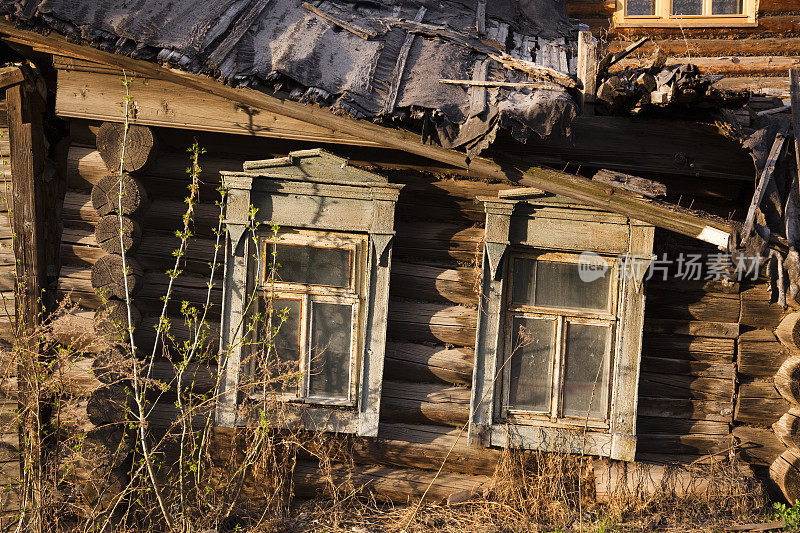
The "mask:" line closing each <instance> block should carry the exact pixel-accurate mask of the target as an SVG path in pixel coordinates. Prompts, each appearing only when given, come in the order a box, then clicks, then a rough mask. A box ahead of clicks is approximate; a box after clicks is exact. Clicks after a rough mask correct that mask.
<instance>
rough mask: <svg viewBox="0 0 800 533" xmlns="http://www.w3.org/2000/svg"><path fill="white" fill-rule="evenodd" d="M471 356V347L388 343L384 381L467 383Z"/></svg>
mask: <svg viewBox="0 0 800 533" xmlns="http://www.w3.org/2000/svg"><path fill="white" fill-rule="evenodd" d="M474 357H475V354H474V352H473V350H472V349H471V348H445V347H442V346H426V345H424V344H413V343H409V342H388V343H387V344H386V359H385V361H384V372H383V375H384V378H385V379H388V380H399V379H403V380H407V381H415V382H416V381H419V382H433V383H439V382H443V383H450V384H453V385H466V386H469V385H470V384H471V383H472V364H473V359H474Z"/></svg>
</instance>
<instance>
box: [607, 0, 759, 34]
mask: <svg viewBox="0 0 800 533" xmlns="http://www.w3.org/2000/svg"><path fill="white" fill-rule="evenodd" d="M627 2H628V0H617V4H616V9H615V11H614V26H615V27H617V28H681V27H682V28H714V27H725V28H746V27H754V26H758V18H757V0H743V3H742V14H740V15H711V14H710V13H711V2H712V0H702V2H703V13H704V14H703V15H673V14H672V2H673V0H655V14H653V15H627V14H626V9H627Z"/></svg>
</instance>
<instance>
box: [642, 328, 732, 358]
mask: <svg viewBox="0 0 800 533" xmlns="http://www.w3.org/2000/svg"><path fill="white" fill-rule="evenodd" d="M735 351H736V341H735V340H734V339H720V338H713V337H690V336H678V335H665V334H660V333H645V334H644V335H643V338H642V357H643V358H674V359H678V358H680V359H686V360H694V361H705V362H720V363H724V362H732V361H733V356H734V353H735Z"/></svg>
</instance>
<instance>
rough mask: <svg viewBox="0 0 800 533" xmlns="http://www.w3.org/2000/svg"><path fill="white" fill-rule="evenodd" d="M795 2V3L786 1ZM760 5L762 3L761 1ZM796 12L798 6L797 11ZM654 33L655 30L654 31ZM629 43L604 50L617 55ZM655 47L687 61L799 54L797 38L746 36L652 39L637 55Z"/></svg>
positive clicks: (615, 42) (793, 0)
mask: <svg viewBox="0 0 800 533" xmlns="http://www.w3.org/2000/svg"><path fill="white" fill-rule="evenodd" d="M790 1H792V2H797V1H798V0H790ZM762 3H763V0H762ZM798 11H800V7H799V8H798ZM654 33H655V34H657V33H658V30H654ZM628 44H630V41H622V40H615V41H611V42H610V43H609V44H608V51H609V52H613V53H617V52H619V51H621V50H622V49H624V48H625V47H626V46H627V45H628ZM656 46H657V47H659V48H660V49H661V50H663V51H664V52H665V53H666V54H667V55H669V56H670V57H674V58H680V59H682V60H683V61H686V60H687V59H688V57H687V51H688V54H690V55H691V58H713V57H725V56H727V57H744V56H769V55H776V56H777V55H782V56H787V55H789V56H791V55H800V38H798V37H749V38H745V39H725V38H708V39H680V38H679V39H662V38H658V37H656V38H655V39H654V40H653V41H652V42H649V43H647V44H645V45H644V46H642V47H641V48H640V49H639V50H637V56H642V57H649V56H651V55H652V54H653V52H654V51H655V48H656Z"/></svg>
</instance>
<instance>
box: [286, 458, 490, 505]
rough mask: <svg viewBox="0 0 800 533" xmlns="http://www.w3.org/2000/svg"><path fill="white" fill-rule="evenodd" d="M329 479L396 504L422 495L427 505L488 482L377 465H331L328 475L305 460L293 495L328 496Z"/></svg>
mask: <svg viewBox="0 0 800 533" xmlns="http://www.w3.org/2000/svg"><path fill="white" fill-rule="evenodd" d="M329 476H330V477H329ZM329 479H330V480H331V481H332V482H333V483H334V484H335V485H337V486H339V485H343V484H344V485H346V486H351V487H352V488H353V489H355V490H356V491H357V492H358V493H360V494H362V495H364V494H366V493H370V492H371V493H373V494H374V496H375V497H376V498H378V499H380V500H384V501H386V500H388V501H392V502H396V503H410V502H413V501H417V500H419V498H421V497H422V496H423V495H424V496H425V499H424V500H425V501H426V502H432V503H444V502H446V501H447V500H448V498H450V497H451V496H452V495H455V494H463V493H468V494H471V493H479V492H480V491H482V490H483V489H485V488H488V486H489V480H490V478H488V477H486V476H468V475H460V474H451V473H441V474H439V475H438V476H437V475H436V472H432V471H428V470H412V469H396V468H389V467H380V466H372V467H361V466H356V467H353V468H347V467H345V466H343V465H333V466H332V468H331V471H330V472H329V471H328V470H327V469H325V470H323V469H321V468H320V467H319V465H318V464H316V463H313V462H305V461H303V462H298V464H297V465H296V466H295V469H294V475H293V476H292V482H293V487H294V489H295V492H296V494H298V495H300V496H306V497H315V496H317V497H318V496H322V495H326V494H329V493H328V492H327V491H329V490H330V485H329V481H328V480H329ZM349 492H350V490H348V493H349Z"/></svg>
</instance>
